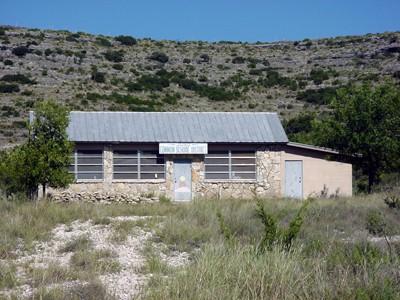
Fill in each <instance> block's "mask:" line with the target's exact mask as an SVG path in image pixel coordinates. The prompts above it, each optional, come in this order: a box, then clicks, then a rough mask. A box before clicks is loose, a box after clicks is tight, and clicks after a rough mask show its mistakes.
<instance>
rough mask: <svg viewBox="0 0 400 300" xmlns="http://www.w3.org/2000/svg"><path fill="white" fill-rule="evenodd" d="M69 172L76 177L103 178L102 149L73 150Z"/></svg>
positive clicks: (83, 178)
mask: <svg viewBox="0 0 400 300" xmlns="http://www.w3.org/2000/svg"><path fill="white" fill-rule="evenodd" d="M69 172H70V173H72V174H75V177H76V179H78V180H80V179H81V180H85V179H103V150H101V149H95V150H75V152H74V154H73V156H72V157H71V164H70V167H69Z"/></svg>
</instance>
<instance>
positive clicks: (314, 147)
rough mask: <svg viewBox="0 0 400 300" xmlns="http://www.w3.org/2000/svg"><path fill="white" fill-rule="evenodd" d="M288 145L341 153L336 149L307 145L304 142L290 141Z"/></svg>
mask: <svg viewBox="0 0 400 300" xmlns="http://www.w3.org/2000/svg"><path fill="white" fill-rule="evenodd" d="M287 145H288V146H291V147H295V148H302V149H308V150H315V151H321V152H326V153H331V154H339V152H338V151H336V150H334V149H330V148H324V147H319V146H313V145H307V144H302V143H295V142H289V143H288V144H287Z"/></svg>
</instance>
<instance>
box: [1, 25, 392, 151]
mask: <svg viewBox="0 0 400 300" xmlns="http://www.w3.org/2000/svg"><path fill="white" fill-rule="evenodd" d="M385 78H394V80H399V79H400V32H390V33H382V34H367V35H364V36H346V37H336V38H326V39H318V40H309V39H305V40H303V41H290V42H289V41H284V42H275V43H254V44H249V43H232V42H225V41H221V42H217V43H207V42H202V41H198V42H177V41H156V40H152V39H135V38H133V37H130V36H118V37H109V36H96V35H90V34H86V33H83V32H78V33H71V32H68V31H52V30H38V29H26V28H15V27H7V26H3V27H0V145H1V148H5V147H8V146H10V145H13V144H16V143H19V142H21V141H22V140H23V139H24V136H26V129H25V128H26V120H27V118H28V111H29V110H31V109H32V107H33V105H34V103H35V102H36V101H39V100H42V99H48V98H55V99H57V100H59V101H60V102H63V103H64V104H66V105H67V106H69V107H70V108H71V109H72V110H113V111H121V110H122V111H125V110H126V111H276V112H278V113H279V114H280V116H281V118H282V119H289V118H292V117H294V116H296V115H298V114H299V113H300V112H306V111H315V112H317V113H320V112H322V111H324V110H326V109H327V108H328V104H329V102H330V99H331V98H332V97H333V96H334V95H335V93H336V89H337V88H338V87H341V86H344V85H346V84H348V83H353V82H354V83H359V82H361V81H365V80H368V81H371V82H372V84H375V83H377V82H380V81H382V80H384V79H385Z"/></svg>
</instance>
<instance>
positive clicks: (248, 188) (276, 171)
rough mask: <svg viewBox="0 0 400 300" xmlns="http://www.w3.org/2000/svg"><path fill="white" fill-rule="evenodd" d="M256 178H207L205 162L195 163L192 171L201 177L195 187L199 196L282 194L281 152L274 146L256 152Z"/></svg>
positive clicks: (247, 197)
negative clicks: (238, 179)
mask: <svg viewBox="0 0 400 300" xmlns="http://www.w3.org/2000/svg"><path fill="white" fill-rule="evenodd" d="M256 161H257V179H256V180H241V181H237V180H224V181H221V180H205V178H204V162H200V163H193V165H192V172H195V173H196V177H197V178H198V179H199V180H198V181H197V183H196V186H195V187H194V189H193V191H194V195H195V196H197V197H219V198H220V197H223V198H229V197H232V198H244V199H250V198H252V197H254V196H255V195H257V196H266V195H271V196H272V195H280V192H281V167H280V166H281V152H280V151H278V149H275V148H273V147H265V146H264V147H260V148H258V149H257V152H256Z"/></svg>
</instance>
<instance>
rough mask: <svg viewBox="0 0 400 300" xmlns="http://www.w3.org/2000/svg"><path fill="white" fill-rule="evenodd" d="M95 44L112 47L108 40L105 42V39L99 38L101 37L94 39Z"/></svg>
mask: <svg viewBox="0 0 400 300" xmlns="http://www.w3.org/2000/svg"><path fill="white" fill-rule="evenodd" d="M96 44H99V45H100V46H103V47H111V46H112V45H111V43H110V41H109V40H107V39H106V38H104V37H101V36H98V37H96Z"/></svg>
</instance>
